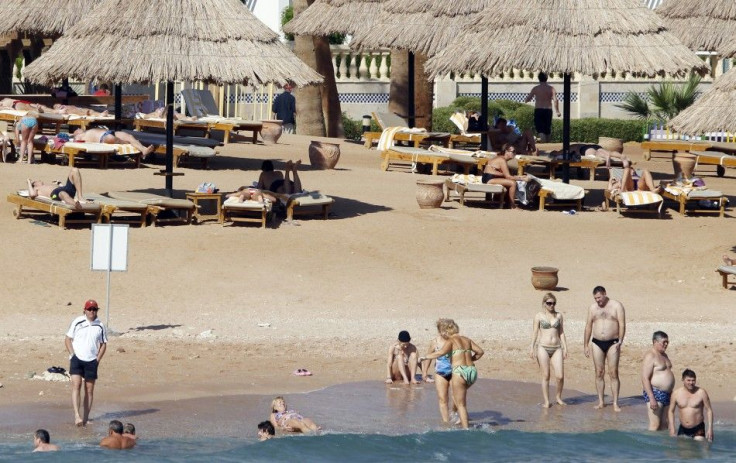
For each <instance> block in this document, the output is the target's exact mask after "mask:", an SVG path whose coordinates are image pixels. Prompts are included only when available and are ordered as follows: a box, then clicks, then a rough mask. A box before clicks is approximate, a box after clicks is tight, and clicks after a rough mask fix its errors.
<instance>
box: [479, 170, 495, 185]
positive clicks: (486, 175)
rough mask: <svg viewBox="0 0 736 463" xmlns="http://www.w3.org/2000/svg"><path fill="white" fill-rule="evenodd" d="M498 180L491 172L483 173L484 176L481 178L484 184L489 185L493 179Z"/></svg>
mask: <svg viewBox="0 0 736 463" xmlns="http://www.w3.org/2000/svg"><path fill="white" fill-rule="evenodd" d="M494 178H496V175H493V174H491V173H489V172H483V176H482V177H481V178H480V181H481V182H482V183H488V182H489V181H491V180H492V179H494Z"/></svg>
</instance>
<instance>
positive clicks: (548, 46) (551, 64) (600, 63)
mask: <svg viewBox="0 0 736 463" xmlns="http://www.w3.org/2000/svg"><path fill="white" fill-rule="evenodd" d="M510 3H511V2H505V3H502V4H499V5H498V7H497V8H495V9H492V10H487V11H486V12H484V13H483V14H481V15H480V16H479V18H478V20H477V22H476V23H475V24H474V25H472V26H470V27H469V29H470V30H471V31H472V32H466V33H463V34H461V35H460V36H459V37H458V38H457V40H456V43H455V44H454V45H452V46H449V47H447V48H446V49H445V50H443V51H442V52H440V53H438V54H437V55H436V56H435V57H433V58H432V59H430V60H429V61H428V62H427V69H428V70H429V72H430V74H431V75H432V76H433V77H437V76H442V75H446V74H448V73H450V72H474V73H480V74H484V75H486V76H494V75H498V74H500V73H502V72H504V71H507V70H508V69H510V68H517V69H528V70H534V71H536V70H546V71H548V72H563V73H572V72H579V73H582V74H586V75H591V76H594V77H595V76H598V75H600V74H603V73H606V72H611V71H615V72H624V71H626V72H632V73H638V74H642V75H647V76H654V75H673V76H678V75H685V74H687V73H689V72H691V71H695V72H699V73H705V72H707V70H708V65H707V64H706V63H704V62H703V61H702V60H701V59H700V58H698V57H697V56H696V55H695V54H694V53H693V52H692V51H690V50H688V49H687V48H686V47H685V46H683V45H682V44H681V43H680V41H679V40H677V38H676V37H675V36H673V35H672V34H671V33H669V32H668V31H667V30H666V29H665V27H664V26H663V25H662V24H661V20H660V19H659V18H658V17H657V16H656V15H655V14H654V13H653V12H652V11H651V10H649V9H648V8H646V7H644V6H643V4H642V3H641V2H639V1H638V0H527V1H526V2H525V3H524V8H523V9H520V8H518V5H517V4H513V5H510ZM503 5H505V6H503ZM484 43H485V44H488V46H473V44H484Z"/></svg>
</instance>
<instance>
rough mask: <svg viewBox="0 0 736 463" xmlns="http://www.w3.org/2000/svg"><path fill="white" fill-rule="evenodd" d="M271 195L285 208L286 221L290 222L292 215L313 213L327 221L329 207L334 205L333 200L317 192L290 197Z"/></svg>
mask: <svg viewBox="0 0 736 463" xmlns="http://www.w3.org/2000/svg"><path fill="white" fill-rule="evenodd" d="M271 194H273V195H274V196H276V197H277V198H278V199H279V201H280V202H281V204H282V205H283V206H284V207H286V220H292V219H293V218H294V214H301V215H307V214H314V213H319V214H321V215H322V218H323V219H325V220H327V217H328V216H329V214H330V207H332V205H333V204H334V203H335V200H334V199H333V198H331V197H329V196H326V195H323V194H322V193H320V192H319V191H304V192H301V193H294V194H291V195H286V194H279V193H271ZM315 211H316V212H315Z"/></svg>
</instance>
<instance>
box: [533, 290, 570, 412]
mask: <svg viewBox="0 0 736 463" xmlns="http://www.w3.org/2000/svg"><path fill="white" fill-rule="evenodd" d="M556 306H557V298H555V296H554V294H552V293H547V294H545V295H544V297H542V308H543V310H542V312H539V313H537V315H535V316H534V330H533V332H532V344H531V347H530V348H529V356H530V357H531V358H532V359H536V361H537V363H538V364H539V368H541V370H542V396H543V397H544V404H542V406H543V407H544V408H549V407H550V403H549V373H550V365H552V367H553V368H554V369H555V380H556V382H557V387H556V391H555V395H556V401H557V403H558V404H560V405H566V404H565V402H564V401H563V400H562V386H563V385H564V383H565V376H564V368H563V359H566V358H567V341H566V340H565V330H564V328H563V324H562V314H561V313H560V312H557V310H556Z"/></svg>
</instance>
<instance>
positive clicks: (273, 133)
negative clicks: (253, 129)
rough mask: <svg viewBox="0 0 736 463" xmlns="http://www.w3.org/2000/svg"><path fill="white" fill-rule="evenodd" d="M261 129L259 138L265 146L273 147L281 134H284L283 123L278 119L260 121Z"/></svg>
mask: <svg viewBox="0 0 736 463" xmlns="http://www.w3.org/2000/svg"><path fill="white" fill-rule="evenodd" d="M261 123H262V124H263V128H262V129H261V138H263V143H265V144H267V145H275V144H276V143H277V142H278V141H279V138H281V134H282V133H283V132H284V121H281V120H278V119H267V120H264V121H261Z"/></svg>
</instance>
